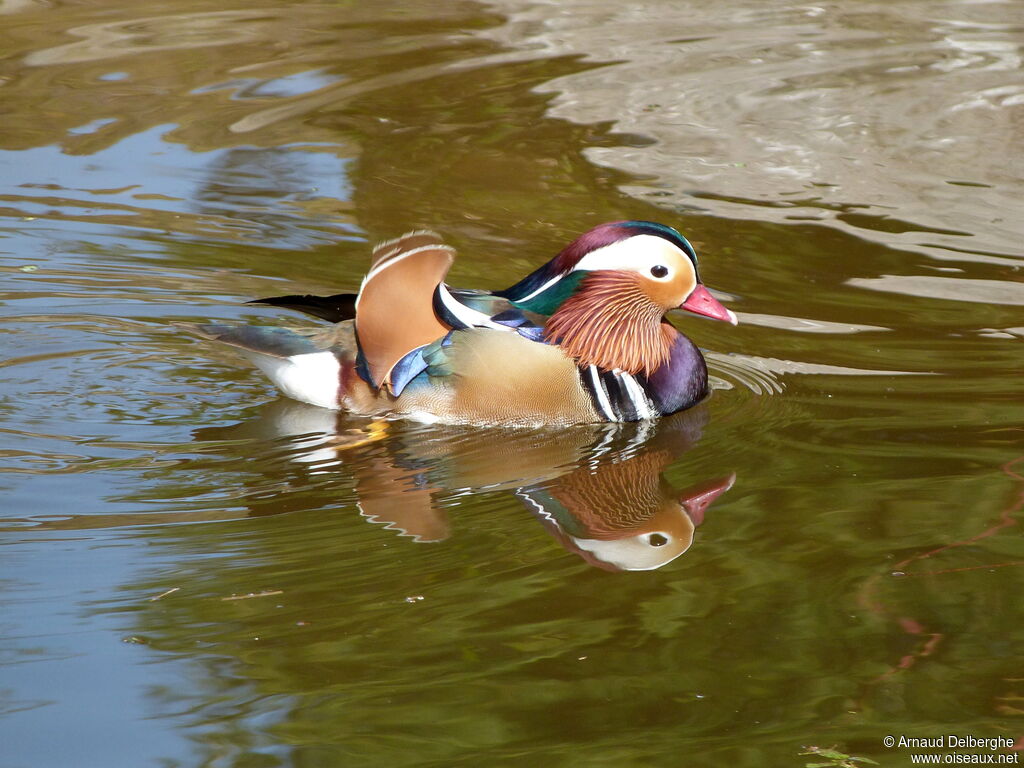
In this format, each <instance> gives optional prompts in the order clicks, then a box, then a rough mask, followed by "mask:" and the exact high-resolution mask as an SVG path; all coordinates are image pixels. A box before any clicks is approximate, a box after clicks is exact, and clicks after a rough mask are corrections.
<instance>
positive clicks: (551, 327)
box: [501, 221, 736, 376]
mask: <svg viewBox="0 0 1024 768" xmlns="http://www.w3.org/2000/svg"><path fill="white" fill-rule="evenodd" d="M501 295H502V296H504V297H505V298H507V299H509V300H510V301H511V302H512V303H513V304H515V305H516V306H518V307H519V308H521V309H524V310H526V311H529V312H534V313H537V314H539V315H545V316H547V320H546V322H545V323H544V336H545V338H546V339H547V340H548V341H549V342H551V343H554V344H558V345H559V346H560V347H561V348H562V349H563V350H564V351H565V353H566V354H568V355H569V356H571V357H573V358H574V359H575V360H576V361H577V363H578V364H579V365H580V366H589V365H594V366H597V367H599V368H603V369H605V370H621V371H626V372H628V373H631V374H637V373H642V374H645V375H648V376H650V375H652V374H653V373H654V372H655V371H657V370H658V369H659V368H660V367H661V366H663V365H665V364H666V363H667V362H668V360H669V359H670V356H671V350H672V348H673V345H674V344H675V342H676V338H677V337H678V333H677V332H676V331H675V330H674V329H673V328H672V326H671V325H668V324H667V323H664V322H663V319H664V316H665V313H666V312H668V311H670V310H673V309H684V310H686V311H688V312H692V313H694V314H697V315H703V316H705V317H710V318H714V319H716V320H724V321H725V322H728V323H732V324H734V325H735V323H736V315H734V314H733V313H732V312H730V311H729V310H728V309H726V308H725V307H723V306H722V305H721V304H719V303H718V301H717V300H716V299H715V298H714V297H713V296H712V295H711V294H710V293H709V292H708V290H707V289H706V288H705V287H704V286H703V285H702V284H701V281H700V275H699V274H698V272H697V254H696V253H695V252H694V250H693V246H692V245H690V243H689V241H688V240H687V239H686V238H685V237H683V236H682V235H681V234H679V233H678V232H677V231H676V230H674V229H672V227H667V226H665V225H664V224H656V223H655V222H652V221H616V222H611V223H609V224H602V225H600V226H598V227H595V228H594V229H592V230H590V231H589V232H586V233H585V234H583V235H580V236H579V237H578V238H576V239H575V240H574V241H573V242H571V243H570V244H569V245H567V246H566V247H565V248H564V249H562V251H561V253H559V254H558V255H557V256H556V257H555V258H553V259H552V260H551V261H549V262H548V263H547V264H545V265H544V266H543V267H541V268H540V269H538V270H536V271H535V272H534V273H533V274H531V275H529V276H527V277H526V278H524V279H523V280H521V281H520V282H518V283H517V284H516V285H514V286H512V287H511V288H509V289H508V290H506V291H503V292H502V293H501Z"/></svg>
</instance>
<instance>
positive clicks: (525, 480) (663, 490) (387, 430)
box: [196, 399, 735, 571]
mask: <svg viewBox="0 0 1024 768" xmlns="http://www.w3.org/2000/svg"><path fill="white" fill-rule="evenodd" d="M706 421H707V411H706V409H705V408H703V407H698V408H695V409H692V410H690V411H686V412H683V413H680V414H676V415H675V416H672V417H669V418H667V419H663V420H662V421H660V422H654V423H652V422H640V423H634V424H597V425H579V426H576V427H570V428H561V429H558V430H551V429H480V428H478V427H457V426H437V425H434V426H429V427H427V426H419V425H410V424H408V423H403V422H388V421H377V422H366V421H360V420H355V419H352V418H351V417H346V416H344V415H339V414H337V413H334V412H331V411H326V410H324V409H322V408H316V407H312V406H306V405H303V404H301V403H295V402H293V401H288V400H283V399H282V400H278V401H275V402H272V403H268V404H267V405H266V406H264V407H263V408H262V409H261V412H260V415H259V417H258V418H256V419H253V420H250V421H248V422H245V423H242V424H238V425H235V426H233V427H227V428H204V429H200V430H197V433H196V437H197V438H198V439H201V440H225V439H228V440H231V439H238V438H250V439H251V438H259V439H266V438H273V439H276V440H281V439H288V440H289V441H290V442H291V446H292V450H291V452H290V456H291V459H292V460H293V461H295V462H300V463H302V464H304V465H305V467H306V471H307V472H309V473H312V474H314V475H315V474H321V473H325V472H329V473H336V472H338V471H344V472H346V473H351V474H352V475H353V476H354V480H355V495H356V498H357V504H358V507H359V510H360V513H361V514H362V515H363V516H364V517H365V518H366V519H367V520H368V521H369V522H372V523H376V524H379V525H383V526H384V527H385V528H386V529H388V530H393V531H395V532H396V533H397V534H398V535H400V536H404V537H409V538H411V539H413V540H414V541H417V542H437V541H442V540H444V539H447V538H448V537H449V536H450V535H451V524H450V521H449V519H448V514H447V511H446V509H447V508H450V507H453V506H456V505H457V503H458V499H459V497H460V495H461V492H463V491H467V492H468V491H474V492H481V491H483V492H491V491H502V490H505V491H511V492H513V493H514V494H515V496H516V497H517V498H518V499H520V500H521V501H522V503H523V504H524V506H525V507H526V509H528V510H529V511H530V512H531V513H532V514H533V515H534V516H535V517H536V518H537V519H538V520H539V521H540V522H541V524H542V525H543V526H544V528H545V529H546V530H547V531H548V532H549V533H550V534H551V535H552V536H553V537H554V538H555V540H557V541H558V543H559V544H561V545H562V546H563V547H564V548H565V549H567V550H569V551H570V552H573V553H575V554H577V555H579V556H580V557H582V558H583V559H584V560H585V561H586V562H588V563H590V564H591V565H594V566H597V567H600V568H604V569H606V570H613V571H618V570H652V569H655V568H660V567H662V566H664V565H666V564H667V563H670V562H671V561H672V560H674V559H676V558H677V557H679V556H680V555H681V554H683V553H684V552H686V551H687V549H689V547H690V545H691V544H692V542H693V537H694V530H695V529H696V527H697V526H699V525H700V524H701V522H702V521H703V519H704V514H705V512H706V510H707V508H708V507H709V506H710V505H711V504H712V503H713V502H714V501H715V500H716V499H717V498H718V497H719V496H720V495H722V494H723V493H725V492H726V491H727V490H729V489H730V488H731V487H732V485H733V482H734V481H735V475H734V474H729V475H727V476H725V477H719V478H715V479H704V480H703V481H702V482H699V483H696V484H694V485H691V486H690V487H688V488H686V489H685V490H677V489H675V488H674V487H673V486H672V485H671V484H670V483H669V482H668V480H667V479H666V478H665V476H664V472H665V469H666V468H667V467H668V465H669V464H671V463H672V462H673V461H674V460H675V459H677V458H678V457H679V456H680V455H681V454H683V453H684V452H685V451H687V450H689V449H690V448H691V447H693V446H694V445H695V444H696V443H697V441H698V440H699V439H700V436H701V432H702V430H703V428H704V425H705V423H706ZM254 511H255V510H254Z"/></svg>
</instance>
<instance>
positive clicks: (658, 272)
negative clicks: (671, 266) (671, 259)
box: [651, 264, 668, 277]
mask: <svg viewBox="0 0 1024 768" xmlns="http://www.w3.org/2000/svg"><path fill="white" fill-rule="evenodd" d="M651 274H652V275H654V276H655V277H664V276H665V275H667V274H668V267H666V266H663V265H661V264H655V265H654V266H653V267H651Z"/></svg>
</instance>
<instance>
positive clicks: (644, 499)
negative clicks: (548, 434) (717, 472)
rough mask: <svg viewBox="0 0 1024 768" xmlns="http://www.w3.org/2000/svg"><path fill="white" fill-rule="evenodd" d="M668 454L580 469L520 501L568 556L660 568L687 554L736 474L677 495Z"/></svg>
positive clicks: (619, 566) (612, 566)
mask: <svg viewBox="0 0 1024 768" xmlns="http://www.w3.org/2000/svg"><path fill="white" fill-rule="evenodd" d="M665 464H666V456H665V455H663V453H662V452H659V451H652V452H649V453H643V454H640V455H637V456H634V457H632V458H629V459H626V460H624V461H620V462H609V463H605V464H600V465H597V466H594V467H581V468H579V469H577V470H576V471H575V472H571V473H569V474H568V475H564V476H562V477H560V478H558V479H557V480H556V481H554V482H553V483H551V484H549V485H547V486H545V487H537V488H527V489H522V490H520V491H519V493H518V495H519V497H520V498H521V499H522V500H523V501H524V502H525V503H526V504H527V506H528V507H529V508H530V509H531V511H533V512H534V513H535V514H536V515H537V516H538V517H539V518H540V519H541V521H542V522H543V523H544V525H545V527H546V528H547V529H548V530H549V532H550V533H551V534H552V535H554V536H555V538H556V539H558V540H559V542H560V543H561V544H562V545H563V546H564V547H565V548H566V549H569V550H570V551H573V552H576V553H577V554H578V555H580V556H581V557H582V558H583V559H584V560H586V561H587V562H589V563H590V564H592V565H595V566H597V567H599V568H604V569H606V570H613V571H647V570H653V569H655V568H660V567H662V566H664V565H666V564H668V563H670V562H672V561H673V560H675V559H676V558H677V557H679V556H680V555H682V554H683V553H684V552H686V551H687V550H688V549H689V548H690V545H691V544H692V543H693V534H694V529H695V528H696V527H697V526H698V525H700V524H701V523H702V522H703V520H704V513H705V511H706V510H707V508H708V507H709V506H710V505H711V503H712V502H714V500H715V499H717V498H718V497H719V496H720V495H722V494H723V493H725V492H726V491H727V490H729V489H730V488H731V487H732V486H733V483H734V482H735V479H736V476H735V475H734V474H731V475H729V476H727V477H724V478H718V479H716V480H711V481H708V482H704V483H700V484H698V485H694V486H691V487H689V488H687V489H686V490H685V491H681V492H679V491H676V490H675V489H673V488H672V486H671V485H670V484H669V483H668V481H667V480H666V479H665V478H664V477H663V476H662V474H661V472H662V470H663V469H664V466H665Z"/></svg>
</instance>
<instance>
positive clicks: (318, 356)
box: [251, 352, 341, 410]
mask: <svg viewBox="0 0 1024 768" xmlns="http://www.w3.org/2000/svg"><path fill="white" fill-rule="evenodd" d="M251 359H252V361H253V362H254V363H255V364H256V366H257V367H258V368H259V369H260V370H261V371H263V372H264V373H265V374H267V376H268V377H269V378H270V380H271V381H272V382H274V384H275V385H276V386H277V388H278V389H280V390H281V392H283V393H284V394H285V395H287V396H288V397H291V398H293V399H295V400H299V401H301V402H303V403H309V404H310V405H319V406H320V407H321V408H332V409H334V410H338V409H339V408H340V407H341V406H340V405H339V404H338V386H339V379H338V376H339V373H340V371H341V366H340V365H339V364H338V358H336V357H335V356H334V353H332V352H310V353H309V354H305V355H293V356H292V357H288V358H280V357H269V356H267V355H260V356H259V357H256V356H253V357H252V358H251Z"/></svg>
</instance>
